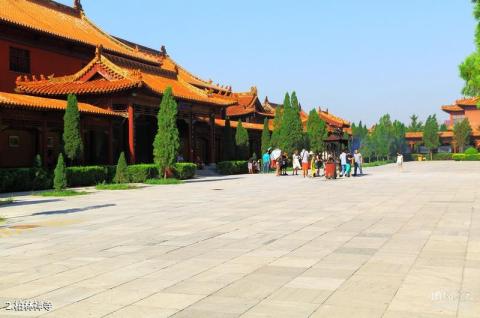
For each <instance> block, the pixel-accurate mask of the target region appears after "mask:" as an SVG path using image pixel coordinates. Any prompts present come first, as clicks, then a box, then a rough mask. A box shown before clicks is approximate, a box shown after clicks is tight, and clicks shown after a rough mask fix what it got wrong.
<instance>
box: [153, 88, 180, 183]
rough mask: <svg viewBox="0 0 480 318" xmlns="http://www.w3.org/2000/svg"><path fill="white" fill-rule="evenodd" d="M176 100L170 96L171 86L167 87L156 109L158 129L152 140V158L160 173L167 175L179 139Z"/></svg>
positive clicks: (174, 158) (176, 150)
mask: <svg viewBox="0 0 480 318" xmlns="http://www.w3.org/2000/svg"><path fill="white" fill-rule="evenodd" d="M177 111H178V110H177V102H175V99H174V98H173V96H172V88H171V87H167V89H166V90H165V91H164V93H163V97H162V102H161V103H160V109H159V110H158V115H157V123H158V130H157V135H156V136H155V140H154V141H153V158H154V161H155V163H156V164H157V165H158V169H159V172H160V175H163V176H164V178H166V177H167V169H169V168H171V167H172V166H173V165H174V163H175V161H176V160H177V154H178V148H179V147H180V141H179V139H180V138H179V136H178V128H177Z"/></svg>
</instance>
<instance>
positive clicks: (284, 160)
mask: <svg viewBox="0 0 480 318" xmlns="http://www.w3.org/2000/svg"><path fill="white" fill-rule="evenodd" d="M287 167H288V154H287V153H286V152H284V153H283V155H282V175H283V176H287V175H288V174H287Z"/></svg>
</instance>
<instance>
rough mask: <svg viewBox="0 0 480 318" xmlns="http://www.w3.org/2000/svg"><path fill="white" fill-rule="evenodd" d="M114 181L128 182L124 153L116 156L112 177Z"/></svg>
mask: <svg viewBox="0 0 480 318" xmlns="http://www.w3.org/2000/svg"><path fill="white" fill-rule="evenodd" d="M113 181H114V182H115V183H128V166H127V161H126V160H125V154H124V153H123V151H122V153H121V154H120V157H118V163H117V168H116V169H115V177H114V178H113Z"/></svg>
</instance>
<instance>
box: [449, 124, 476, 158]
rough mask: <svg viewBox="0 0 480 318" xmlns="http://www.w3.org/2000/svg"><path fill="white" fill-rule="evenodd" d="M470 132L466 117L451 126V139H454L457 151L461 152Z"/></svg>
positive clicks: (468, 139)
mask: <svg viewBox="0 0 480 318" xmlns="http://www.w3.org/2000/svg"><path fill="white" fill-rule="evenodd" d="M471 132H472V128H471V127H470V123H469V122H468V119H466V118H465V119H464V120H462V121H460V122H457V123H456V124H455V125H454V126H453V140H454V141H455V143H456V145H457V147H458V151H459V152H463V150H464V149H465V146H467V145H468V144H469V141H470V133H471Z"/></svg>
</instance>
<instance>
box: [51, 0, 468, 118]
mask: <svg viewBox="0 0 480 318" xmlns="http://www.w3.org/2000/svg"><path fill="white" fill-rule="evenodd" d="M60 2H62V3H65V4H68V5H71V4H72V3H73V0H61V1H60ZM82 5H83V8H84V10H85V12H86V14H87V16H88V17H89V18H90V20H92V21H93V22H95V24H97V25H98V26H99V27H101V28H102V29H103V30H105V31H106V32H108V33H110V34H112V35H115V36H119V37H122V38H125V39H127V40H130V41H133V42H136V43H139V44H142V45H146V46H148V47H151V48H155V49H159V48H160V47H161V46H162V45H165V46H166V48H167V52H168V54H169V55H170V56H171V57H172V58H173V59H174V60H175V61H176V62H178V63H179V64H180V65H182V66H183V67H185V68H186V69H188V70H189V71H190V72H192V73H194V74H195V75H197V76H199V77H201V78H203V79H206V80H208V79H212V80H213V81H214V83H220V84H221V85H231V86H232V87H233V90H234V91H248V90H249V89H250V87H251V86H256V87H257V89H258V92H259V95H260V98H261V100H262V101H263V98H264V97H265V96H268V98H269V100H270V101H273V102H282V101H283V98H284V95H285V92H287V91H288V92H291V91H296V93H297V96H298V98H299V100H300V102H301V104H302V107H303V109H305V110H307V111H308V110H310V109H312V108H313V107H319V106H321V107H322V108H323V109H325V108H328V110H329V111H330V112H331V113H333V114H335V115H338V116H341V117H343V118H345V119H348V120H350V121H354V122H358V121H359V120H362V121H363V122H364V123H367V124H369V125H371V124H373V123H375V122H376V121H377V120H378V118H380V116H381V115H383V114H386V113H388V114H390V116H391V117H392V118H393V119H399V120H401V121H403V122H405V123H408V122H409V117H410V115H411V114H413V113H415V114H418V115H419V116H420V118H421V119H423V120H424V119H425V118H426V117H427V116H428V115H430V114H434V113H435V114H437V117H438V118H439V119H440V120H444V119H446V118H447V114H446V113H443V112H442V111H441V110H440V107H441V106H442V105H446V104H451V103H453V102H454V101H455V100H456V99H458V98H461V97H462V95H461V89H462V86H463V81H462V80H461V79H460V78H459V75H458V65H459V64H460V63H461V62H462V61H463V60H464V58H465V57H466V56H467V55H468V54H470V53H471V52H473V50H474V44H473V35H474V29H475V21H474V19H473V16H472V4H471V1H470V0H401V1H398V0H396V1H394V0H389V1H385V0H365V1H359V0H342V1H339V0H316V1H315V0H302V1H284V0H256V1H254V0H242V1H225V0H203V1H198V0H175V1H158V0H137V1H114V0H102V1H98V0H83V1H82Z"/></svg>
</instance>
